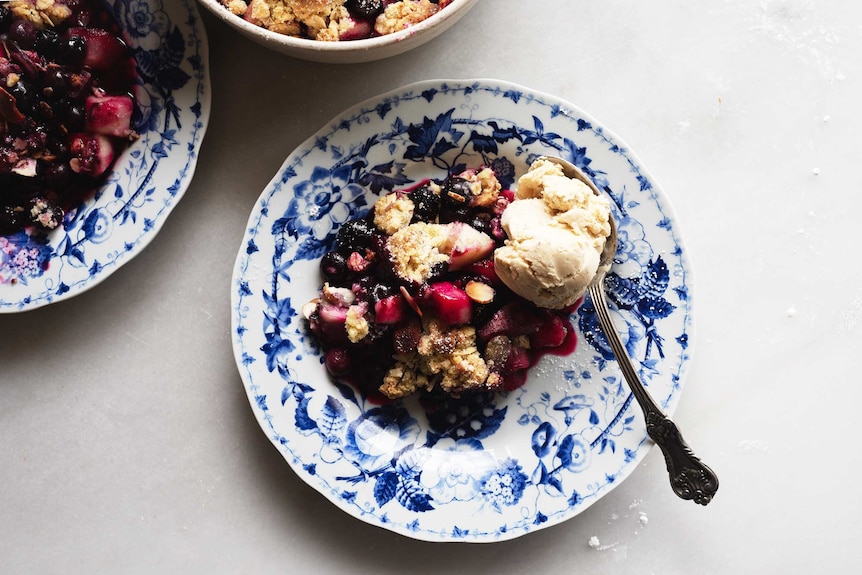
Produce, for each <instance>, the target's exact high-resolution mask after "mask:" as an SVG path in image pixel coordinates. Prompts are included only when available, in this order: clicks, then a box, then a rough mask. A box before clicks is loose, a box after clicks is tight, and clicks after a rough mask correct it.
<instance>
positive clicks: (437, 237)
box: [389, 222, 449, 283]
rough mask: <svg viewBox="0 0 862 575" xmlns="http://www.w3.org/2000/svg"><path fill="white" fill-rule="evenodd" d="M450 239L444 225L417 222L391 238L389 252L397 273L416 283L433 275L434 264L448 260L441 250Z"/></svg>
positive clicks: (447, 256) (447, 229) (446, 227)
mask: <svg viewBox="0 0 862 575" xmlns="http://www.w3.org/2000/svg"><path fill="white" fill-rule="evenodd" d="M448 238H449V228H448V226H446V225H444V224H428V223H425V222H416V223H415V224H410V225H409V226H407V227H405V228H402V229H400V230H398V231H397V232H395V233H394V234H392V235H391V236H390V237H389V253H390V258H391V260H392V266H393V268H394V270H395V273H396V274H398V275H399V276H401V277H403V278H405V279H408V280H410V281H412V282H415V283H421V282H423V281H425V280H426V279H427V278H428V277H430V276H431V273H432V271H433V269H434V266H436V265H438V264H443V263H445V262H448V261H449V255H448V254H446V253H443V252H441V251H440V248H441V246H443V245H444V244H445V243H446V241H447V240H448Z"/></svg>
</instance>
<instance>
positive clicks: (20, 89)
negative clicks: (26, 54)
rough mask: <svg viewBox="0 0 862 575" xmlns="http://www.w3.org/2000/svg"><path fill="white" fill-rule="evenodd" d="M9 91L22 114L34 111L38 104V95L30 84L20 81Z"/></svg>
mask: <svg viewBox="0 0 862 575" xmlns="http://www.w3.org/2000/svg"><path fill="white" fill-rule="evenodd" d="M7 91H8V92H9V94H11V95H12V97H13V98H15V106H16V107H17V108H18V109H19V110H21V111H22V112H32V111H33V106H34V104H35V103H36V93H35V91H34V90H33V88H32V86H30V83H29V82H27V81H26V80H23V79H21V80H18V81H17V82H15V85H14V86H12V87H10V88H9V89H8V90H7Z"/></svg>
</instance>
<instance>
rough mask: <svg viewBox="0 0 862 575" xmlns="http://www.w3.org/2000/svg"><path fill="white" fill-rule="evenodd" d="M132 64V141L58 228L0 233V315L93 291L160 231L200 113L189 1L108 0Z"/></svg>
mask: <svg viewBox="0 0 862 575" xmlns="http://www.w3.org/2000/svg"><path fill="white" fill-rule="evenodd" d="M108 4H109V5H111V6H113V9H114V13H115V15H116V18H117V21H118V22H119V23H120V25H121V26H122V28H123V30H124V31H125V40H126V41H127V43H128V44H129V46H130V47H131V48H132V50H133V53H134V58H135V62H136V64H137V68H138V82H137V85H136V86H135V96H136V98H137V105H138V110H137V114H136V115H135V130H136V131H137V132H138V133H139V134H140V138H139V139H138V140H137V141H136V142H135V143H134V144H133V145H132V146H130V147H129V149H127V150H126V151H125V152H124V153H123V154H122V155H120V156H119V157H118V158H117V160H116V162H115V164H114V167H113V169H112V171H111V173H110V175H109V177H108V179H107V180H106V182H105V183H104V185H103V186H102V187H101V188H100V189H99V190H97V192H96V193H95V195H94V196H93V197H92V198H91V199H90V200H88V201H87V202H86V203H84V204H83V205H81V206H79V207H78V208H77V209H75V210H71V211H70V212H69V213H67V214H66V217H65V219H64V221H63V226H62V227H61V228H58V229H57V230H55V231H53V232H52V233H50V234H48V235H47V236H46V235H38V236H29V235H28V234H26V233H24V232H22V233H18V234H15V235H9V236H0V312H7V313H8V312H19V311H24V310H29V309H33V308H37V307H40V306H43V305H46V304H49V303H53V302H57V301H60V300H62V299H66V298H69V297H72V296H74V295H77V294H79V293H81V292H83V291H84V290H86V289H89V288H91V287H93V286H94V285H96V284H98V283H99V282H101V281H102V280H104V279H105V278H107V277H108V276H109V275H111V273H113V272H114V271H116V270H117V269H118V268H119V267H120V266H121V265H123V264H125V263H127V262H129V261H130V260H131V259H132V258H133V257H135V256H136V255H137V254H138V253H140V251H141V250H142V249H144V247H146V246H147V244H149V242H150V241H151V240H152V239H153V238H154V237H155V236H156V234H157V233H158V231H159V229H161V227H162V225H163V224H164V222H165V220H166V219H167V217H168V214H169V213H170V212H171V210H172V209H173V208H174V206H176V204H177V202H178V201H179V200H180V198H181V197H182V196H183V194H184V193H185V190H186V188H187V187H188V185H189V182H190V181H191V178H192V174H193V173H194V170H195V165H196V163H197V159H198V150H199V148H200V145H201V141H202V140H203V137H204V133H205V131H206V126H207V120H208V119H209V113H210V84H209V63H208V52H207V50H208V47H207V38H206V32H205V31H204V27H203V23H202V22H201V20H200V17H199V16H198V12H197V5H196V4H195V2H194V0H108Z"/></svg>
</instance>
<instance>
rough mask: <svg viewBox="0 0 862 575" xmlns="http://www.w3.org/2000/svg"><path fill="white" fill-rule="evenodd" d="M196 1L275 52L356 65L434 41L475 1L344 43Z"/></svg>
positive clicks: (458, 1) (460, 0)
mask: <svg viewBox="0 0 862 575" xmlns="http://www.w3.org/2000/svg"><path fill="white" fill-rule="evenodd" d="M199 2H200V3H201V4H203V5H204V7H206V8H207V9H209V10H210V12H212V13H213V14H215V15H216V16H218V17H219V18H220V19H221V20H223V21H224V22H226V23H227V24H228V25H229V26H231V27H233V28H235V29H236V30H238V31H239V32H240V33H241V34H243V35H244V36H246V37H248V38H250V39H251V40H254V41H255V42H257V43H258V44H261V45H262V46H266V47H267V48H270V49H272V50H275V51H276V52H281V53H282V54H286V55H288V56H292V57H294V58H300V59H303V60H310V61H313V62H323V63H326V64H355V63H359V62H371V61H373V60H381V59H383V58H389V57H391V56H397V55H398V54H402V53H404V52H406V51H408V50H412V49H413V48H416V47H417V46H421V45H422V44H425V43H426V42H428V41H430V40H433V39H434V38H436V37H437V36H439V35H440V34H442V33H443V32H445V31H446V30H448V29H449V28H450V27H451V26H452V25H453V24H454V23H455V22H457V21H458V20H460V19H461V17H462V16H464V14H466V13H467V12H468V11H469V10H470V8H472V7H473V5H474V4H475V3H476V2H477V0H454V1H453V2H452V3H451V4H449V5H448V6H447V7H446V8H445V9H443V10H440V11H439V12H438V13H437V14H435V15H433V16H431V17H430V18H428V19H427V20H425V21H423V22H420V23H419V24H416V25H415V26H411V27H410V28H407V29H405V30H401V31H399V32H395V33H392V34H387V35H386V36H379V37H376V38H368V39H365V40H351V41H345V42H321V41H318V40H306V39H304V38H294V37H291V36H285V35H284V34H278V33H276V32H271V31H270V30H266V29H265V28H262V27H260V26H256V25H255V24H252V23H250V22H247V21H246V20H243V19H242V18H240V17H238V16H235V15H234V14H232V13H231V12H230V11H228V10H227V9H226V8H225V7H224V6H223V5H222V3H221V2H220V1H219V0H199Z"/></svg>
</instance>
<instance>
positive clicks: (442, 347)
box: [380, 318, 502, 399]
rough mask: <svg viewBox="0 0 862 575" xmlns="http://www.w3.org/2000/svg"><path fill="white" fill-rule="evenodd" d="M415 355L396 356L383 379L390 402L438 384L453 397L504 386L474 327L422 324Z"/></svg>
mask: <svg viewBox="0 0 862 575" xmlns="http://www.w3.org/2000/svg"><path fill="white" fill-rule="evenodd" d="M423 324H424V325H423V330H422V336H421V337H420V338H419V345H418V346H417V348H416V351H415V352H413V353H410V354H402V355H398V356H395V360H396V362H395V365H393V366H392V367H391V368H390V369H389V371H388V372H387V374H386V376H385V377H384V379H383V385H382V386H381V387H380V391H381V393H383V394H384V395H385V396H386V397H389V398H391V399H395V398H399V397H406V396H408V395H411V394H413V393H414V392H416V391H418V390H420V389H427V390H431V389H432V388H433V387H434V385H435V383H436V384H437V385H439V386H440V388H441V389H442V390H443V391H445V392H446V393H448V394H450V395H458V394H460V393H462V392H466V391H472V390H477V389H495V388H497V387H498V386H499V385H500V384H501V383H502V378H501V377H500V374H499V373H497V372H492V371H491V370H490V369H489V368H488V365H487V364H486V363H485V359H484V358H483V357H482V355H481V354H480V353H479V349H478V348H477V346H476V329H475V328H474V327H473V326H469V325H462V326H447V325H445V324H443V323H442V322H440V321H439V320H437V319H433V318H432V319H428V320H426V321H424V322H423Z"/></svg>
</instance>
